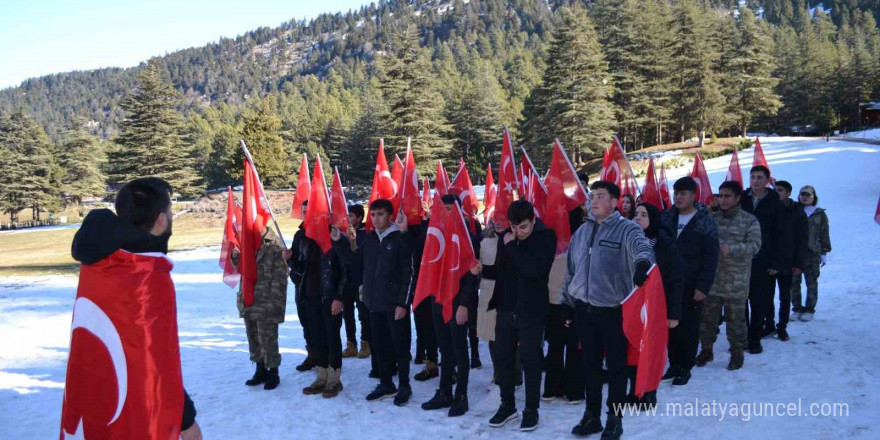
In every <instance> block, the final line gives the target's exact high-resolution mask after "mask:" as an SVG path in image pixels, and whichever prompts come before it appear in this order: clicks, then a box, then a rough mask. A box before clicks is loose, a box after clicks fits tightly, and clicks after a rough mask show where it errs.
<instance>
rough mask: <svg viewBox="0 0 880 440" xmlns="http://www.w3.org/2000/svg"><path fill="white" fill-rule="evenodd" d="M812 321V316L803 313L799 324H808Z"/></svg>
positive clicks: (808, 313)
mask: <svg viewBox="0 0 880 440" xmlns="http://www.w3.org/2000/svg"><path fill="white" fill-rule="evenodd" d="M812 320H813V314H812V313H810V312H804V313H803V314H802V315H801V322H810V321H812Z"/></svg>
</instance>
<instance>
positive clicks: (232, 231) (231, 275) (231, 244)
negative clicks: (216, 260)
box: [220, 186, 241, 287]
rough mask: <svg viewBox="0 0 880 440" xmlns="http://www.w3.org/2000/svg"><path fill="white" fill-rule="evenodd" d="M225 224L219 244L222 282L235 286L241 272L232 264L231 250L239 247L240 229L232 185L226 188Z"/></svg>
mask: <svg viewBox="0 0 880 440" xmlns="http://www.w3.org/2000/svg"><path fill="white" fill-rule="evenodd" d="M227 194H228V195H227V196H226V226H225V227H224V228H223V242H222V243H221V244H220V267H221V268H222V269H223V282H224V283H225V284H226V285H227V286H229V287H235V286H236V285H238V282H239V281H241V274H240V273H239V272H238V269H237V268H236V267H235V265H234V264H232V250H233V249H236V248H241V243H240V242H239V240H238V236H239V234H240V230H241V206H238V203H236V202H235V195H233V194H232V187H231V186H230V187H228V188H227Z"/></svg>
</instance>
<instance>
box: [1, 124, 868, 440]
mask: <svg viewBox="0 0 880 440" xmlns="http://www.w3.org/2000/svg"><path fill="white" fill-rule="evenodd" d="M763 142H764V147H765V153H766V156H767V160H768V161H769V163H770V166H771V168H772V171H773V175H774V177H777V178H779V179H785V180H788V181H790V182H791V183H792V185H793V186H794V187H795V190H797V189H798V188H800V186H802V185H804V184H812V185H814V186H815V187H816V190H817V192H818V195H819V199H820V206H823V207H825V208H827V209H828V210H829V218H830V220H831V239H832V243H833V247H834V252H832V253H831V255H830V257H829V263H828V265H827V266H826V267H825V268H824V269H823V273H822V277H821V278H820V291H821V292H820V293H821V294H820V301H819V305H818V313H817V314H816V319H815V320H814V321H813V322H811V323H800V322H798V323H793V324H791V325H790V328H789V332H790V333H791V336H792V339H791V341H790V342H787V343H783V342H780V341H778V340H770V341H766V344H765V352H764V354H761V355H757V356H751V355H746V360H745V368H744V369H742V370H740V371H736V372H728V371H726V370H725V366H726V364H727V356H726V351H727V342H726V340H725V339H724V337H723V336H722V337H721V338H720V339H719V342H718V344H717V346H716V353H718V354H719V355H718V356H717V359H716V361H715V362H713V363H711V364H709V366H707V367H705V368H697V369H695V370H694V376H693V379H692V380H691V383H690V384H689V385H688V386H686V387H684V388H672V386H671V385H670V384H668V383H664V384H662V385H661V388H660V391H659V400H660V406H659V410H658V413H657V414H656V415H653V416H649V415H644V414H643V415H639V416H632V417H626V419H625V421H624V428H625V431H626V434H625V438H629V439H636V438H642V439H657V438H673V437H678V436H680V435H682V433H684V432H687V433H692V434H695V435H694V436H693V437H694V438H768V439H770V438H772V439H786V438H796V439H804V438H810V439H812V438H816V439H837V438H850V437H853V438H866V439H870V438H880V433H878V426H880V384H878V381H880V377H878V372H880V370H878V368H877V365H878V364H880V352H878V350H877V347H878V346H880V337H878V335H877V325H876V322H877V321H876V316H877V314H878V312H880V295H878V293H880V289H878V287H877V286H878V285H880V255H878V251H877V250H878V249H880V227H878V226H877V225H876V224H875V223H874V222H873V220H872V218H873V214H874V208H875V207H876V203H877V197H878V195H880V178H878V175H877V171H878V170H880V147H876V146H871V145H865V144H857V143H848V142H837V141H831V142H825V141H818V140H811V139H795V138H767V139H764V140H763ZM728 160H729V158H728V157H722V158H716V159H711V160H707V161H706V167H707V169H708V171H709V175H710V178H711V179H712V183H713V186H715V187H717V185H718V184H719V183H721V181H722V180H723V177H724V174H725V172H726V170H727V165H728ZM740 160H741V163H742V164H743V166H744V175H747V173H748V165H749V164H750V163H751V150H749V151H745V152H743V153H742V154H741V155H740ZM685 171H686V170H681V171H680V172H670V176H669V178H670V184H671V183H672V181H673V180H674V178H675V177H677V176H679V175H682V174H684V173H685ZM218 240H219V237H218ZM217 256H218V248H217V247H213V248H204V249H199V250H193V251H187V252H178V253H174V254H173V255H171V257H172V258H173V259H174V260H175V261H176V266H175V269H174V272H173V273H174V278H175V282H176V285H177V289H178V298H179V322H180V341H181V355H182V361H183V372H184V383H185V384H186V387H187V389H188V390H189V392H190V394H192V397H193V399H194V400H195V402H196V405H197V407H198V411H199V416H198V421H199V423H200V424H201V426H202V429H203V431H204V434H205V438H207V439H218V438H222V439H229V440H233V439H251V438H260V439H275V438H314V437H316V436H317V435H319V434H320V435H321V436H322V437H324V438H327V439H335V438H357V439H372V438H383V439H384V438H427V436H431V437H432V438H450V439H464V438H490V437H496V438H498V436H501V437H500V438H509V437H515V438H526V437H527V436H540V437H542V438H550V437H562V438H568V437H569V436H570V434H569V432H570V430H571V427H572V426H573V425H574V424H575V423H577V421H578V419H579V418H580V416H581V413H582V411H583V407H582V406H569V405H566V404H565V403H564V402H561V401H554V402H542V403H541V425H540V427H539V429H538V431H537V432H536V433H534V434H521V433H520V432H519V431H518V430H516V428H518V425H517V424H509V425H508V426H506V427H504V428H501V429H498V430H496V429H493V428H490V427H489V426H488V423H487V422H488V419H489V417H491V415H492V414H493V412H494V410H495V409H496V408H497V406H498V404H499V396H498V391H497V389H496V388H494V387H492V386H490V384H489V383H490V379H491V368H490V365H489V355H488V351H487V347H486V346H485V344H483V345H482V347H481V349H482V359H483V362H484V364H486V368H483V369H482V370H479V371H476V372H474V373H472V376H471V377H472V382H471V387H470V402H471V410H470V412H469V413H468V414H467V415H465V416H464V417H461V418H457V419H448V418H447V417H446V416H445V413H443V412H432V413H427V412H424V411H422V410H421V409H420V408H419V407H418V405H419V404H420V403H421V402H423V401H425V400H427V399H428V398H430V397H431V395H432V394H433V391H434V388H435V387H436V386H437V382H436V380H434V381H432V382H429V383H416V382H413V383H414V397H413V401H412V402H411V403H410V405H409V406H407V407H404V408H397V407H394V406H393V405H392V404H391V402H390V401H383V402H379V403H369V404H368V403H367V402H365V401H364V396H365V395H366V394H367V392H369V391H370V390H371V389H372V387H373V386H374V385H375V382H374V381H373V380H371V379H368V378H367V372H368V370H369V360H358V359H353V360H349V359H346V360H345V361H344V373H343V383H344V385H345V390H344V391H343V392H342V393H341V394H340V396H339V397H338V398H336V399H332V400H325V399H322V398H321V397H305V396H303V395H302V393H301V391H300V390H301V389H302V388H303V387H304V386H306V385H308V384H309V383H310V382H311V380H312V378H313V375H312V373H297V372H295V370H294V369H293V367H294V366H295V365H296V364H298V363H299V362H300V361H301V359H302V358H303V356H304V355H305V352H304V350H303V348H304V343H303V339H302V332H301V328H300V326H299V325H298V323H297V320H296V313H295V310H294V304H293V288H292V287H291V291H290V294H289V298H290V305H289V306H288V317H287V322H286V323H285V324H283V325H282V326H281V335H280V338H281V339H280V345H281V347H282V355H283V357H284V360H283V363H282V377H281V386H280V387H279V388H278V389H277V390H275V391H272V392H266V391H263V390H262V389H254V388H247V387H245V386H244V385H243V383H244V381H245V380H246V379H247V378H249V377H250V375H251V374H252V372H253V369H252V368H253V367H252V365H251V364H250V363H249V362H248V355H247V345H246V344H247V343H246V340H245V334H244V327H243V324H242V322H241V320H240V319H238V316H237V312H236V309H235V294H234V292H233V291H232V290H230V289H229V288H228V287H226V286H225V285H223V284H222V283H221V282H220V270H219V268H218V267H217ZM75 289H76V278H74V277H60V276H51V277H30V278H24V277H15V278H0V426H2V429H0V438H3V439H16V440H18V439H22V440H24V439H47V438H57V435H58V426H59V413H60V409H61V398H62V393H63V386H64V383H63V382H64V375H65V364H66V361H67V350H68V343H69V327H70V317H71V306H72V304H73V299H74V295H75ZM413 342H415V341H413ZM416 371H418V370H417V369H416V368H415V366H414V367H413V373H415V372H416ZM517 395H518V404H519V408H520V409H522V404H523V390H522V389H519V390H517ZM713 400H714V401H715V402H717V403H719V404H725V405H743V404H747V403H774V404H778V403H781V404H786V405H788V404H794V405H798V404H799V402H800V408H801V410H800V411H802V413H801V415H800V416H789V415H779V414H777V415H775V416H767V415H766V413H765V414H764V415H761V416H758V415H757V414H756V411H757V409H755V408H751V407H746V409H748V410H749V412H750V417H744V416H742V415H740V416H733V415H731V407H730V406H728V407H727V410H726V411H727V412H726V415H724V418H723V420H721V418H722V414H721V413H720V412H719V411H720V407H715V413H714V414H706V415H703V414H704V413H702V412H699V413H698V414H697V415H691V416H682V415H679V416H676V417H673V416H671V415H670V414H669V413H667V411H671V408H667V407H666V404H667V403H679V404H681V405H682V407H681V410H680V411H686V410H687V408H688V405H691V406H693V405H694V404H695V403H697V402H698V403H699V404H700V405H702V404H705V403H709V404H711V403H712V401H713ZM835 403H838V404H845V405H847V409H848V414H847V415H843V416H832V417H821V416H820V417H811V416H810V415H809V412H810V410H811V405H812V404H819V405H822V404H835ZM737 409H738V410H741V409H743V407H742V406H737ZM817 409H819V410H821V409H822V407H818V408H817ZM785 410H788V408H787V407H786V408H785Z"/></svg>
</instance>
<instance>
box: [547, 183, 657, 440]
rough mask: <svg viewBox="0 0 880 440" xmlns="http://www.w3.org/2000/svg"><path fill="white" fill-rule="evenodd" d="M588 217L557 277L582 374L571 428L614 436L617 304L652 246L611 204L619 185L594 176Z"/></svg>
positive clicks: (617, 418) (620, 338) (621, 364)
mask: <svg viewBox="0 0 880 440" xmlns="http://www.w3.org/2000/svg"><path fill="white" fill-rule="evenodd" d="M590 190H591V191H592V200H591V204H590V217H588V218H587V220H586V222H585V223H584V224H583V225H582V226H581V227H580V228H579V229H578V230H577V232H576V233H575V234H574V236H573V237H572V238H571V247H570V248H569V258H568V265H567V268H566V272H565V279H564V280H563V283H562V297H561V299H562V303H563V304H564V305H565V307H564V308H563V310H564V311H563V314H564V318H563V319H564V322H565V325H571V324H572V323H574V327H575V329H576V330H577V333H578V339H579V340H580V343H581V352H582V354H583V360H584V368H585V370H586V371H585V374H586V377H587V390H586V394H587V408H586V411H584V416H583V417H582V418H581V421H580V422H579V423H578V424H577V425H576V426H575V427H574V428H573V429H572V431H571V433H572V434H574V435H576V436H587V435H591V434H596V433H599V432H602V438H603V439H607V440H616V439H619V438H620V435H621V434H622V433H623V422H622V417H623V413H622V411H621V409H622V406H623V404H624V402H625V398H626V355H627V339H626V336H625V335H624V332H623V313H622V309H621V307H620V304H621V303H622V302H623V300H624V299H625V298H626V297H627V295H629V293H630V292H631V291H632V290H633V285H636V286H641V285H642V284H643V283H644V282H645V280H646V279H647V278H648V270H649V269H650V268H651V266H652V265H653V264H654V251H653V249H651V244H650V243H649V242H648V239H647V238H645V234H644V233H642V230H641V229H640V228H639V227H638V225H636V224H635V223H633V222H631V221H627V220H625V219H624V218H623V216H621V215H620V213H619V212H618V211H617V210H616V208H617V206H618V203H619V199H620V188H618V187H617V185H615V184H613V183H611V182H607V181H598V182H593V184H592V185H591V186H590ZM603 358H604V359H605V362H606V364H607V366H608V375H607V376H608V416H607V419H606V424H605V428H604V431H603V428H602V422H601V414H600V410H601V405H602V360H603Z"/></svg>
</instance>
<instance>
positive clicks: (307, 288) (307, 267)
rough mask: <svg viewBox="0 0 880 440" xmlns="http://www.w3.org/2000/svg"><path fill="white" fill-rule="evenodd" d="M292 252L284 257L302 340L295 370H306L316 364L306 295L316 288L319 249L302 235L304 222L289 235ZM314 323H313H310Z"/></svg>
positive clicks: (304, 216)
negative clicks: (301, 355) (302, 348)
mask: <svg viewBox="0 0 880 440" xmlns="http://www.w3.org/2000/svg"><path fill="white" fill-rule="evenodd" d="M308 205H309V202H308V201H304V202H303V203H302V207H301V209H302V212H301V215H302V218H303V219H305V218H306V213H307V211H308ZM290 249H291V252H292V256H291V258H290V259H288V260H287V265H288V266H289V267H290V280H291V281H292V282H293V285H294V287H295V288H296V295H295V296H294V301H295V302H296V315H297V319H298V320H299V324H300V326H302V329H303V339H304V340H305V341H306V358H305V359H303V361H302V363H300V364H299V365H297V366H296V371H299V372H305V371H309V370H311V369H313V368H315V366H316V365H317V356H316V353H315V352H314V350H313V349H314V347H313V346H312V345H311V341H312V334H311V333H312V329H313V324H312V323H311V322H310V321H309V314H308V307H307V306H306V303H305V301H306V295H307V292H308V293H310V296H311V297H315V296H316V295H317V293H316V292H318V291H319V290H320V275H321V274H320V264H321V257H320V256H321V251H320V248H319V247H318V244H317V243H315V241H314V240H312V239H310V238H309V237H307V236H306V222H305V221H303V222H302V223H300V224H299V229H298V230H297V231H296V234H294V235H293V244H291V246H290ZM314 325H317V324H314Z"/></svg>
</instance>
